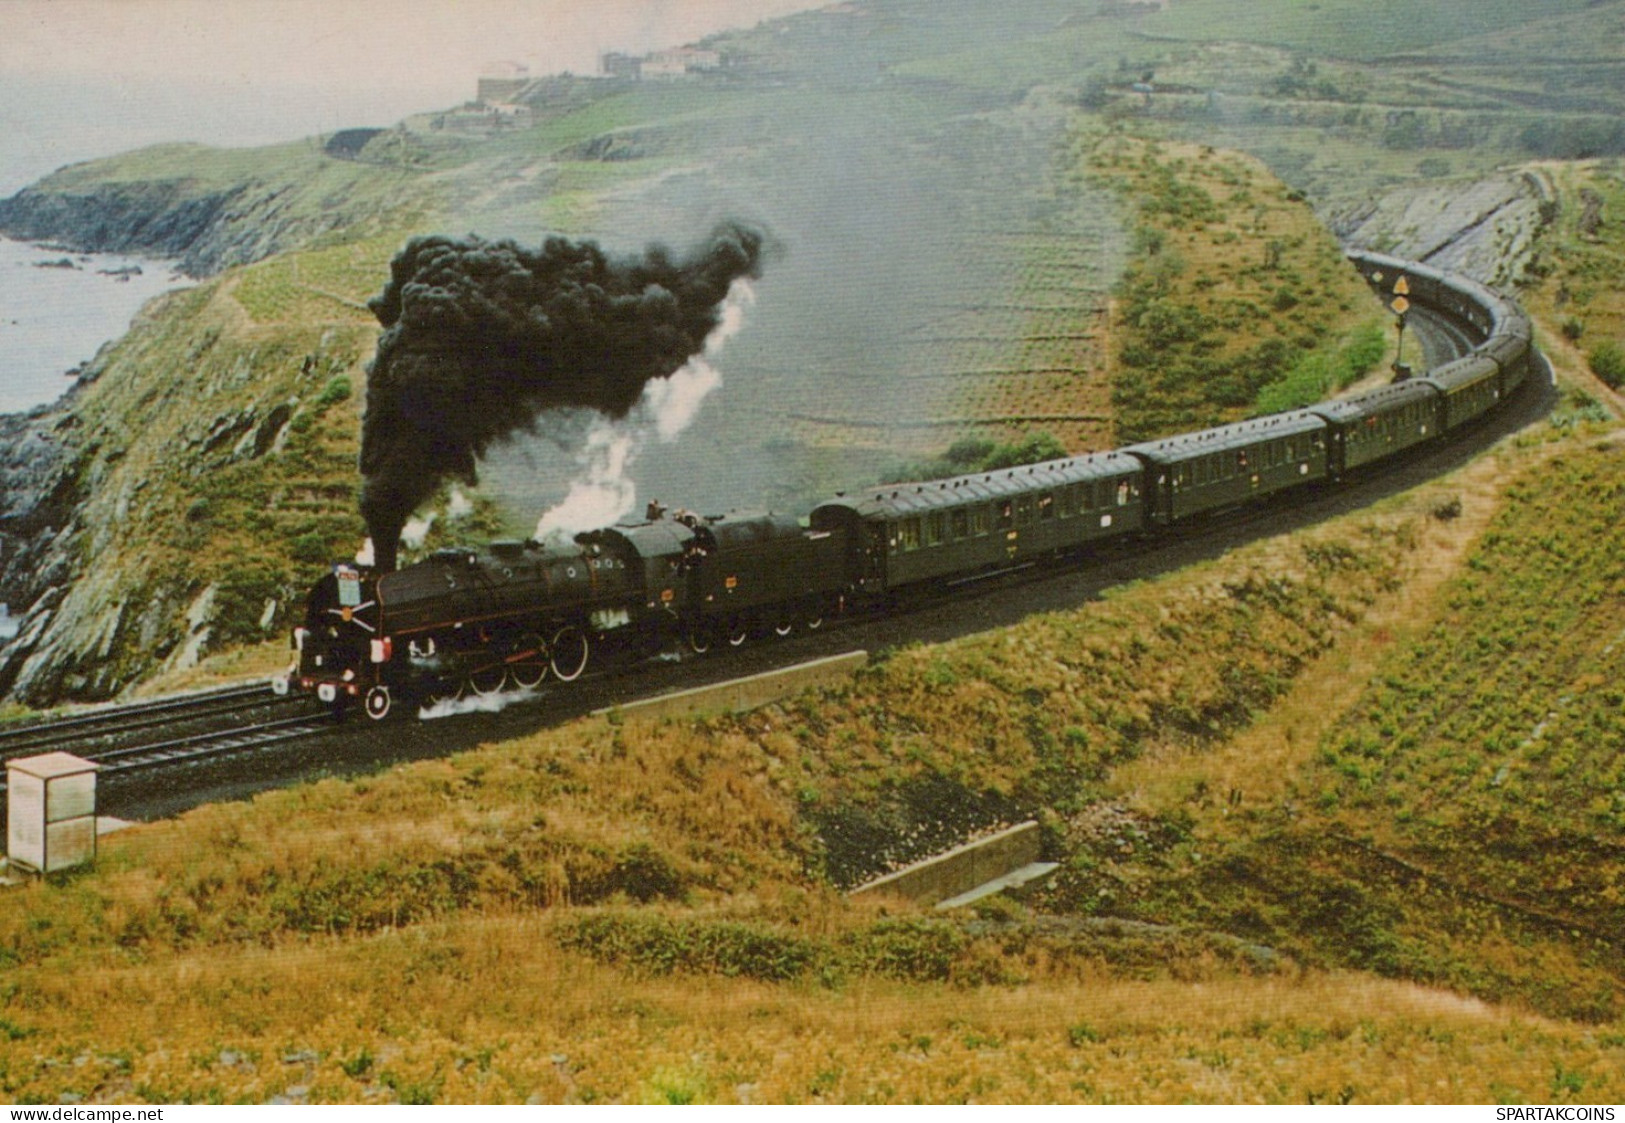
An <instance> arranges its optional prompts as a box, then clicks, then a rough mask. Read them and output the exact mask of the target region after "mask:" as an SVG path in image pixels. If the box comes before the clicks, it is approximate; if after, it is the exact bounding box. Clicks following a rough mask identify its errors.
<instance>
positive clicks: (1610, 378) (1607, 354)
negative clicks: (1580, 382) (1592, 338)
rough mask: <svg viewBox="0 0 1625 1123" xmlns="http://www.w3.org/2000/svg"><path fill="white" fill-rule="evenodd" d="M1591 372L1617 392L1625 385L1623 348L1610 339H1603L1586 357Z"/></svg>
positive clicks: (1624, 349) (1624, 355)
mask: <svg viewBox="0 0 1625 1123" xmlns="http://www.w3.org/2000/svg"><path fill="white" fill-rule="evenodd" d="M1587 361H1589V362H1590V364H1591V371H1592V373H1593V374H1595V375H1596V376H1597V377H1598V378H1600V379H1602V380H1603V381H1604V382H1605V383H1607V384H1608V385H1609V386H1610V387H1612V388H1613V389H1615V390H1617V389H1619V387H1620V384H1621V383H1625V347H1621V346H1620V345H1619V344H1618V343H1617V342H1615V341H1614V340H1612V339H1605V340H1603V341H1602V342H1601V343H1599V344H1597V345H1596V346H1595V347H1593V348H1592V349H1591V354H1590V355H1589V356H1587Z"/></svg>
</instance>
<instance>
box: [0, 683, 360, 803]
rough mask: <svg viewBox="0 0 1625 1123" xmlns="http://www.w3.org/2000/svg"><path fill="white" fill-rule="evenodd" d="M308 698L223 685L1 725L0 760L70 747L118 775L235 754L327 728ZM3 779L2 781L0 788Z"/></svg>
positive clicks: (321, 712)
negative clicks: (16, 724) (27, 721)
mask: <svg viewBox="0 0 1625 1123" xmlns="http://www.w3.org/2000/svg"><path fill="white" fill-rule="evenodd" d="M332 724H333V723H332V718H331V716H329V715H328V714H327V713H326V711H325V710H322V709H321V708H320V707H317V706H315V705H313V704H312V703H311V702H310V701H309V700H308V699H303V698H287V697H282V696H279V695H276V694H274V693H272V691H271V689H270V688H269V687H268V686H267V685H265V684H264V683H255V684H252V685H248V686H232V687H222V688H220V689H217V690H209V691H201V692H198V693H195V694H183V695H176V696H170V697H166V698H155V699H152V700H150V701H146V702H136V703H131V704H129V705H123V706H108V707H104V708H100V709H96V710H92V711H88V712H85V713H78V714H71V715H68V716H66V717H55V718H46V719H42V720H39V721H34V722H30V723H28V724H26V725H21V726H14V727H11V728H7V729H3V730H0V763H3V762H5V761H9V760H16V759H19V758H22V757H28V756H36V755H39V754H41V753H48V752H71V753H73V754H74V755H75V756H80V757H83V758H84V759H86V760H90V761H93V762H95V763H97V764H99V765H101V766H102V772H103V774H104V775H106V774H117V773H123V772H133V771H135V770H138V769H145V768H153V767H157V766H161V765H178V764H181V763H184V762H187V761H193V760H200V759H204V758H207V757H215V756H220V755H223V754H227V753H233V752H241V751H244V750H249V749H255V748H259V747H263V746H267V745H272V744H280V743H283V742H287V741H291V740H296V739H298V738H301V737H306V736H310V735H312V734H315V733H319V732H322V731H324V730H327V729H331V728H332ZM4 789H5V783H4V781H3V780H0V791H3V790H4Z"/></svg>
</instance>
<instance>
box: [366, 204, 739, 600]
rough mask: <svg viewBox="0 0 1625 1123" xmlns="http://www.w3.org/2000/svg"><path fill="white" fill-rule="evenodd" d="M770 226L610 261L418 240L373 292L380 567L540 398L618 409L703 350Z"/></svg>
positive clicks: (503, 245)
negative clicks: (438, 498) (410, 528)
mask: <svg viewBox="0 0 1625 1123" xmlns="http://www.w3.org/2000/svg"><path fill="white" fill-rule="evenodd" d="M762 241H763V237H762V234H761V233H760V232H759V231H757V230H754V229H751V228H749V227H745V226H741V225H738V224H727V225H724V226H722V227H719V228H718V229H717V231H716V232H715V233H714V234H713V235H712V236H711V240H710V242H709V243H708V244H707V245H705V246H703V247H701V248H700V249H698V250H696V251H695V252H694V253H693V254H692V255H690V256H689V257H687V258H684V259H681V260H678V259H674V258H673V256H672V254H671V253H670V251H668V250H667V249H666V248H665V247H663V246H650V247H649V248H648V249H646V250H645V251H644V253H643V256H641V257H637V258H631V259H625V260H616V259H611V258H610V257H609V256H607V255H606V254H605V253H604V252H603V251H602V250H601V249H599V247H598V246H597V245H596V244H594V243H592V242H572V241H569V240H567V239H564V238H550V239H548V240H547V242H546V244H544V245H543V246H542V248H541V250H540V251H537V252H532V251H529V250H524V249H521V248H520V247H519V246H517V245H515V244H514V243H513V242H509V241H501V242H486V241H483V240H481V239H478V238H473V237H470V238H467V239H451V238H445V237H438V236H436V237H427V238H415V239H413V240H412V241H411V242H409V243H408V244H407V246H406V248H405V249H403V250H402V251H401V252H400V253H399V254H397V255H396V257H395V260H394V261H393V262H392V263H391V265H390V274H391V275H390V280H389V284H388V285H386V286H385V288H384V291H383V292H382V293H380V294H379V295H378V296H376V297H374V298H373V299H372V301H371V302H370V303H369V307H370V308H371V309H372V311H373V314H374V315H376V316H377V317H378V322H379V323H380V324H382V325H383V327H384V330H383V333H382V335H381V336H380V337H379V340H378V354H377V357H376V358H375V359H374V360H373V364H372V367H371V368H370V370H369V372H368V382H367V409H366V415H365V417H364V418H363V419H362V423H361V475H362V487H361V514H362V516H363V517H364V518H365V519H366V521H367V529H368V532H369V533H370V534H371V536H372V543H373V564H374V565H375V566H377V567H378V569H380V570H390V569H393V568H394V567H395V555H396V551H397V548H398V546H399V543H400V532H401V528H402V527H403V526H404V525H405V523H406V520H407V518H408V517H409V516H410V515H411V514H412V512H413V511H414V510H416V509H417V507H418V506H419V505H420V504H421V503H423V502H424V501H425V500H426V499H428V498H429V497H430V496H431V495H433V494H434V492H435V489H436V488H437V487H439V485H440V483H441V482H442V481H443V480H447V479H459V480H463V481H465V482H467V483H469V484H473V483H475V482H476V474H475V463H476V461H477V460H478V459H479V458H480V456H481V455H482V454H483V453H484V452H485V451H486V449H487V448H489V447H490V445H491V444H492V442H494V441H497V440H499V439H501V438H502V437H505V436H509V435H511V434H513V433H515V432H518V431H519V430H522V429H525V428H528V427H530V426H531V425H533V424H534V422H535V421H536V419H537V418H538V417H539V416H540V415H541V414H542V413H543V412H545V411H547V410H552V409H559V408H565V407H585V408H589V409H595V410H597V411H599V412H600V413H603V414H606V415H608V416H610V417H613V418H620V417H624V416H625V415H626V414H627V412H628V411H630V410H631V408H632V407H633V406H634V405H636V404H637V401H638V399H639V397H641V396H642V394H643V388H644V385H645V384H646V383H648V382H649V381H650V380H652V379H656V378H665V377H668V376H670V375H671V374H673V373H675V372H676V371H677V370H679V369H681V367H682V366H683V364H684V363H686V362H687V361H688V360H689V358H690V357H692V356H694V355H696V354H698V353H699V352H700V350H701V348H702V347H703V346H704V344H705V337H706V336H707V335H708V334H710V332H711V329H712V328H714V327H716V326H717V323H718V321H719V317H720V305H721V304H722V301H723V299H724V298H725V297H726V296H727V295H728V287H729V285H731V284H732V283H733V281H734V280H735V279H736V278H739V277H744V276H749V277H755V276H758V275H759V274H758V269H759V265H760V258H761V251H762Z"/></svg>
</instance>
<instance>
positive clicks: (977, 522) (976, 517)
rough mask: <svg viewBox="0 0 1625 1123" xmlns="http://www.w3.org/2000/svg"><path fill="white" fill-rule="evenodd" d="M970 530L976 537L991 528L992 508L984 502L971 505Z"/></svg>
mask: <svg viewBox="0 0 1625 1123" xmlns="http://www.w3.org/2000/svg"><path fill="white" fill-rule="evenodd" d="M970 530H971V533H972V534H974V535H975V536H976V537H978V538H980V537H982V535H984V534H988V533H991V532H992V530H993V508H992V507H991V506H989V505H987V504H985V503H983V504H979V505H978V506H975V507H972V508H971V511H970Z"/></svg>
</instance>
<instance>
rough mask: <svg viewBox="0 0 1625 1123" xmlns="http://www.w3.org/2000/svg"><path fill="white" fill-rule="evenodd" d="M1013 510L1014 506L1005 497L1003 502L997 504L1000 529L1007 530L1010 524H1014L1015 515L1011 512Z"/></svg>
mask: <svg viewBox="0 0 1625 1123" xmlns="http://www.w3.org/2000/svg"><path fill="white" fill-rule="evenodd" d="M1013 511H1014V508H1013V507H1012V506H1011V505H1010V500H1008V499H1006V500H1004V501H1003V502H1001V503H1000V504H999V529H1000V530H1009V529H1010V527H1011V526H1012V525H1014V523H1015V517H1014V515H1013V513H1012V512H1013Z"/></svg>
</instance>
